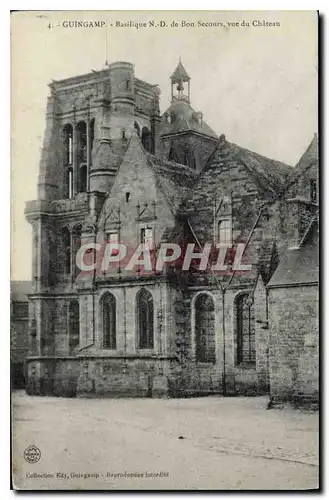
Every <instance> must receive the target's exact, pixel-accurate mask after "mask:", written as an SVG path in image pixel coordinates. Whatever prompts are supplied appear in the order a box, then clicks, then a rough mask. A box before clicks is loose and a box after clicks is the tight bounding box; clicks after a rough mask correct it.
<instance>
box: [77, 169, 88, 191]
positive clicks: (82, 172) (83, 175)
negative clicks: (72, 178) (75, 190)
mask: <svg viewBox="0 0 329 500" xmlns="http://www.w3.org/2000/svg"><path fill="white" fill-rule="evenodd" d="M86 191H87V165H81V166H80V168H79V192H80V193H85V192H86Z"/></svg>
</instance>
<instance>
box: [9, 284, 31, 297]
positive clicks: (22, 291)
mask: <svg viewBox="0 0 329 500" xmlns="http://www.w3.org/2000/svg"><path fill="white" fill-rule="evenodd" d="M29 293H32V283H31V281H11V283H10V298H11V300H12V301H13V302H27V301H28V297H27V295H28V294H29Z"/></svg>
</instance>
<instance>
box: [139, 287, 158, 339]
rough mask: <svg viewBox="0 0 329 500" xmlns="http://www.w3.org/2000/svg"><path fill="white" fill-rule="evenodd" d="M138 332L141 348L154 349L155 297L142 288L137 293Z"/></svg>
mask: <svg viewBox="0 0 329 500" xmlns="http://www.w3.org/2000/svg"><path fill="white" fill-rule="evenodd" d="M137 332H138V347H139V349H153V347H154V338H153V337H154V314H153V298H152V295H151V293H150V292H148V291H147V290H140V291H139V292H138V294H137Z"/></svg>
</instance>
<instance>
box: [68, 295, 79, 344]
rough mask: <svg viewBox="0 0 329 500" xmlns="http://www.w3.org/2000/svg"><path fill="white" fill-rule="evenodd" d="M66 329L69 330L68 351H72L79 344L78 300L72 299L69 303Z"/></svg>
mask: <svg viewBox="0 0 329 500" xmlns="http://www.w3.org/2000/svg"><path fill="white" fill-rule="evenodd" d="M68 330H69V351H70V353H72V352H73V351H74V349H75V348H76V347H77V346H78V345H79V333H80V311H79V302H78V301H77V300H76V299H74V300H71V301H70V303H69V311H68Z"/></svg>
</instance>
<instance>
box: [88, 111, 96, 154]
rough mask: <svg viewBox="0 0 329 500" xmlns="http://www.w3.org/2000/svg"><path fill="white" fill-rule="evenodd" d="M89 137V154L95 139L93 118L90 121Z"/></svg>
mask: <svg viewBox="0 0 329 500" xmlns="http://www.w3.org/2000/svg"><path fill="white" fill-rule="evenodd" d="M89 136H90V153H91V152H92V150H93V147H94V139H95V118H93V119H92V120H91V121H90V124H89Z"/></svg>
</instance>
